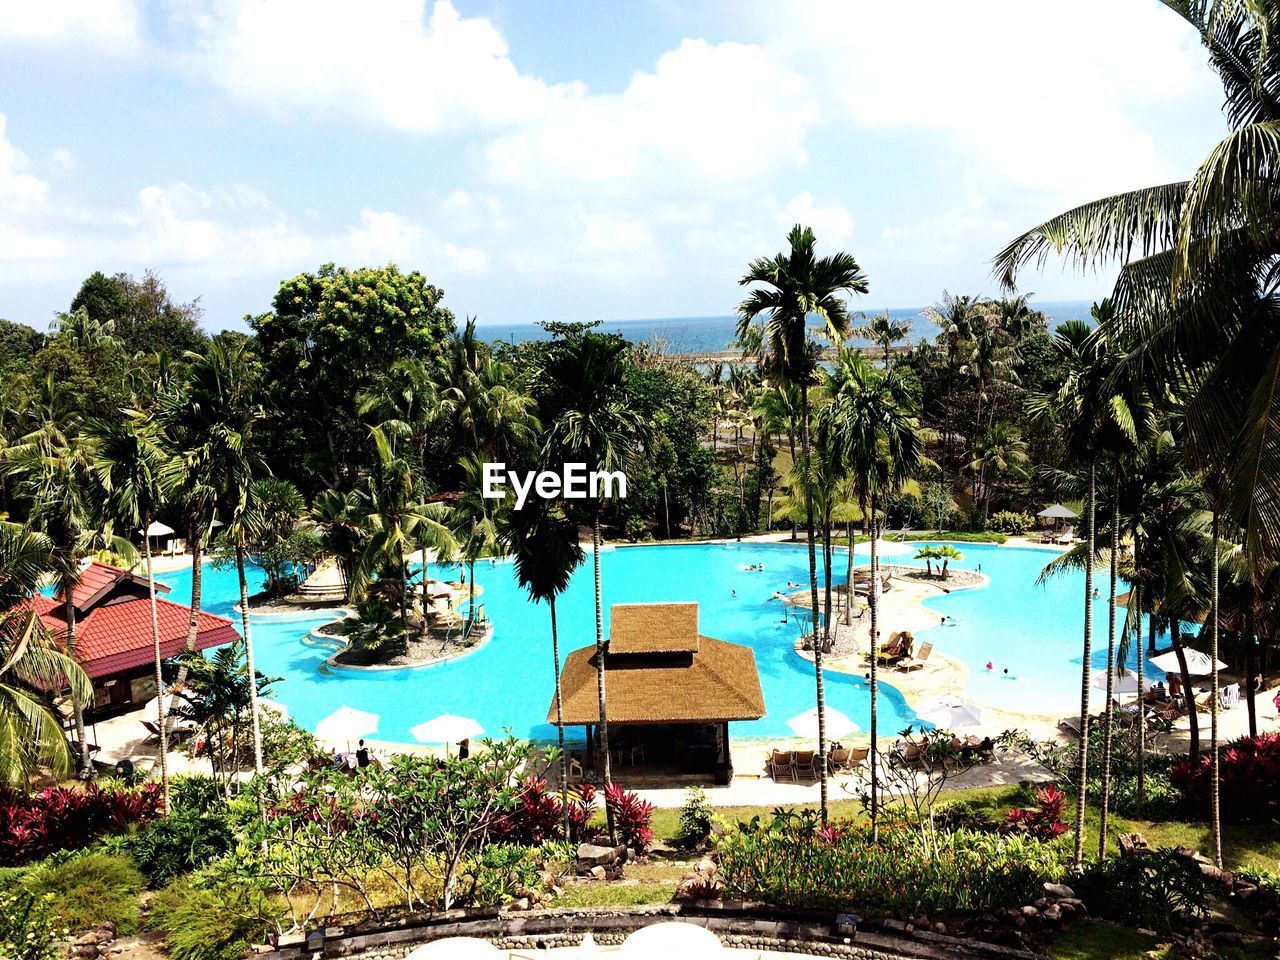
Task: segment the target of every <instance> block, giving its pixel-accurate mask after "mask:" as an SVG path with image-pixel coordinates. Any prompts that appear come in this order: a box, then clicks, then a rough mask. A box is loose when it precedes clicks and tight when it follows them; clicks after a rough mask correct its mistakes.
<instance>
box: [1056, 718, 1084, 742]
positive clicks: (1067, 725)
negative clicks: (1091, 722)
mask: <svg viewBox="0 0 1280 960" xmlns="http://www.w3.org/2000/svg"><path fill="white" fill-rule="evenodd" d="M1058 729H1059V730H1061V731H1062V732H1063V733H1067V734H1070V735H1071V736H1073V737H1079V736H1080V718H1079V717H1078V716H1076V715H1075V714H1072V715H1071V716H1069V717H1063V718H1062V719H1061V720H1059V721H1058Z"/></svg>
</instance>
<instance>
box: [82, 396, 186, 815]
mask: <svg viewBox="0 0 1280 960" xmlns="http://www.w3.org/2000/svg"><path fill="white" fill-rule="evenodd" d="M121 413H122V415H123V416H122V419H120V420H90V421H89V422H88V423H86V424H85V428H84V438H85V441H86V444H87V449H88V457H89V470H90V473H91V475H92V477H93V480H94V485H95V487H96V490H95V492H96V493H97V495H98V496H99V497H100V498H101V505H102V506H101V507H100V509H103V508H104V510H105V513H106V514H107V516H108V517H109V519H110V520H112V521H114V522H116V523H119V524H120V525H121V526H122V527H123V528H124V529H126V530H137V531H139V532H141V534H142V551H143V556H144V557H145V558H146V570H147V597H148V602H149V604H150V608H151V645H152V659H153V663H152V666H153V667H154V672H155V684H156V725H157V726H158V727H159V730H160V785H161V792H162V795H163V797H164V806H165V809H166V810H167V809H168V808H169V731H168V718H167V717H166V716H165V698H164V669H163V668H164V657H163V656H162V654H161V649H160V613H159V610H158V609H157V607H156V581H155V571H154V570H153V569H152V567H151V536H150V534H149V533H148V528H149V527H150V525H151V521H152V520H154V519H155V517H156V514H157V512H158V511H159V510H160V509H161V508H162V507H163V506H164V505H165V504H166V502H167V500H168V489H167V487H166V483H165V477H166V476H167V475H171V474H170V472H169V471H168V470H167V456H166V452H165V449H164V447H163V445H162V441H161V436H160V428H159V425H158V424H157V423H156V421H155V419H154V418H153V417H152V416H151V415H150V414H148V413H146V412H144V411H141V410H134V409H129V410H123V411H121Z"/></svg>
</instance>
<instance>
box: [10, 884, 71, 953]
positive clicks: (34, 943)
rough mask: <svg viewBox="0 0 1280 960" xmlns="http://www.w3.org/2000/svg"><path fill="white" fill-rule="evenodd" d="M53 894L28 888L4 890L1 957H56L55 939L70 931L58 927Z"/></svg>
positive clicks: (57, 951)
mask: <svg viewBox="0 0 1280 960" xmlns="http://www.w3.org/2000/svg"><path fill="white" fill-rule="evenodd" d="M50 907H51V905H50V898H49V897H37V896H34V895H32V894H30V893H28V892H26V891H24V890H12V891H9V892H6V893H0V957H4V958H5V960H55V958H56V957H58V956H59V954H60V951H59V950H58V948H57V947H56V946H55V944H54V941H55V940H57V939H58V938H59V937H62V936H65V935H66V931H65V930H60V929H55V927H54V915H53V911H52V909H51V908H50Z"/></svg>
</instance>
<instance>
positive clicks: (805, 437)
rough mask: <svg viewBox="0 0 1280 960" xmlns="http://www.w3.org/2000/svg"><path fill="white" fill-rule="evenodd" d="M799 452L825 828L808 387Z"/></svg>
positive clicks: (822, 692) (822, 698)
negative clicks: (801, 465) (800, 457)
mask: <svg viewBox="0 0 1280 960" xmlns="http://www.w3.org/2000/svg"><path fill="white" fill-rule="evenodd" d="M800 419H801V420H802V421H803V422H802V423H801V425H800V451H801V455H802V456H803V457H804V464H803V469H804V507H805V526H806V533H807V534H808V542H809V602H810V610H811V611H812V613H813V673H814V682H815V684H816V686H817V696H818V757H819V773H820V775H821V777H820V780H819V790H820V793H821V805H820V808H819V815H820V816H821V818H822V823H823V825H824V826H825V825H826V822H827V716H826V690H825V688H824V686H823V681H822V642H821V641H820V640H819V639H818V557H817V553H816V552H815V544H814V527H813V489H812V486H813V484H812V480H813V477H812V473H811V471H810V466H809V464H810V460H809V388H808V386H802V387H801V388H800Z"/></svg>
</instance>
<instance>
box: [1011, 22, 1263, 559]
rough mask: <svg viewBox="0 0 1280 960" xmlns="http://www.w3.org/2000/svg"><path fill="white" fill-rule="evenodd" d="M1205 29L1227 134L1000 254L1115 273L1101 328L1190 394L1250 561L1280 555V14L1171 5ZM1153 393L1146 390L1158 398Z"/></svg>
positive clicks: (1196, 455)
mask: <svg viewBox="0 0 1280 960" xmlns="http://www.w3.org/2000/svg"><path fill="white" fill-rule="evenodd" d="M1166 5H1167V6H1169V8H1170V9H1171V10H1173V11H1174V12H1175V13H1177V14H1178V15H1179V16H1180V17H1182V18H1183V19H1185V20H1186V21H1187V22H1188V23H1190V24H1191V26H1192V27H1193V28H1194V29H1195V30H1196V31H1197V33H1199V35H1200V37H1201V40H1202V42H1203V43H1204V45H1205V47H1206V48H1207V50H1208V54H1209V62H1210V64H1211V66H1213V68H1214V69H1215V70H1216V71H1217V73H1218V74H1219V77H1220V79H1221V80H1222V83H1223V87H1224V90H1225V95H1226V102H1225V113H1226V117H1227V120H1228V122H1229V124H1230V127H1231V129H1230V131H1229V132H1228V133H1227V135H1226V137H1224V138H1223V139H1222V140H1221V141H1220V142H1219V143H1218V144H1217V145H1216V146H1214V148H1213V149H1212V150H1211V151H1210V152H1209V154H1208V155H1207V156H1206V157H1205V159H1204V160H1203V161H1202V163H1201V164H1200V166H1199V168H1198V169H1197V170H1196V171H1195V173H1194V175H1193V176H1192V177H1191V178H1190V179H1189V180H1184V181H1180V182H1174V183H1166V184H1162V185H1160V186H1154V187H1147V188H1143V189H1139V190H1134V191H1130V192H1128V193H1122V194H1118V195H1115V196H1111V197H1105V198H1103V199H1100V200H1095V201H1092V202H1090V203H1087V204H1084V205H1083V206H1080V207H1076V208H1075V209H1073V210H1069V211H1067V212H1065V213H1063V214H1060V215H1059V216H1056V217H1054V218H1052V219H1050V220H1047V221H1045V222H1043V223H1041V224H1038V225H1037V226H1035V227H1032V228H1031V229H1030V230H1028V231H1027V232H1026V233H1024V234H1022V235H1021V236H1019V237H1017V238H1015V239H1014V240H1013V241H1011V242H1010V243H1009V244H1008V246H1006V247H1005V248H1004V249H1003V250H1002V251H1001V252H1000V253H999V254H998V255H997V256H996V258H995V272H996V274H997V275H998V276H999V277H1000V279H1001V281H1002V282H1003V283H1004V284H1005V285H1006V286H1007V287H1009V288H1012V287H1013V285H1014V283H1015V281H1016V278H1017V275H1018V273H1019V271H1020V270H1021V269H1022V268H1023V267H1024V266H1027V265H1028V264H1042V263H1044V262H1045V261H1046V260H1047V258H1048V257H1049V256H1050V255H1053V254H1063V255H1065V256H1066V257H1068V258H1069V259H1070V260H1072V261H1074V263H1075V264H1077V265H1079V266H1081V267H1088V268H1096V267H1098V266H1101V265H1104V264H1108V263H1115V264H1118V265H1119V266H1120V274H1119V278H1118V279H1117V281H1116V286H1115V290H1114V293H1113V297H1114V299H1115V301H1116V303H1117V307H1118V309H1117V311H1116V314H1115V316H1114V317H1113V318H1112V319H1111V320H1110V321H1109V322H1108V326H1109V327H1114V328H1115V329H1116V330H1117V331H1120V332H1122V333H1124V334H1125V336H1124V341H1125V342H1126V343H1127V344H1129V345H1130V347H1129V352H1130V357H1129V359H1130V364H1131V367H1132V370H1133V371H1134V375H1147V376H1149V377H1150V378H1151V380H1152V385H1153V387H1154V386H1155V385H1156V384H1159V385H1160V386H1161V388H1162V389H1168V387H1169V386H1170V385H1172V386H1173V387H1174V388H1175V389H1178V390H1180V391H1182V392H1184V393H1185V395H1186V398H1185V419H1186V437H1185V440H1186V445H1187V450H1188V453H1189V455H1190V459H1191V460H1192V461H1193V462H1195V463H1196V464H1198V465H1201V466H1203V467H1205V468H1206V470H1207V471H1208V472H1209V473H1220V474H1221V479H1222V484H1221V495H1220V499H1219V501H1218V504H1219V506H1220V507H1221V508H1222V509H1223V510H1225V511H1226V512H1227V513H1228V514H1229V515H1230V517H1231V520H1232V522H1233V523H1234V524H1235V525H1237V526H1239V527H1240V528H1241V529H1242V530H1243V538H1244V545H1245V547H1246V549H1247V550H1248V552H1249V553H1250V554H1251V555H1254V556H1257V555H1259V554H1261V553H1263V552H1264V551H1267V550H1269V551H1272V552H1274V550H1275V548H1276V547H1277V546H1280V483H1277V482H1276V477H1277V475H1278V472H1277V471H1276V470H1275V469H1273V466H1272V465H1274V464H1275V463H1276V461H1277V458H1280V431H1277V430H1275V429H1274V427H1273V425H1274V423H1275V422H1276V419H1277V414H1278V413H1280V388H1278V385H1280V337H1277V335H1276V329H1277V323H1276V315H1277V301H1276V296H1275V295H1276V293H1277V291H1278V290H1280V277H1278V276H1277V273H1276V271H1275V270H1274V269H1273V264H1274V261H1275V258H1276V255H1277V254H1278V253H1280V229H1277V223H1278V222H1280V193H1277V191H1276V190H1275V187H1274V184H1275V170H1276V168H1277V166H1278V165H1280V137H1277V136H1276V124H1277V122H1278V121H1280V99H1277V97H1276V96H1275V90H1276V88H1277V85H1280V59H1277V58H1276V57H1275V56H1274V52H1273V51H1274V46H1273V44H1272V43H1271V42H1270V37H1272V36H1273V35H1275V33H1276V31H1277V30H1280V7H1277V6H1276V5H1274V4H1257V3H1240V2H1238V0H1167V2H1166ZM1108 332H1110V331H1108ZM1153 392H1154V391H1153Z"/></svg>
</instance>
